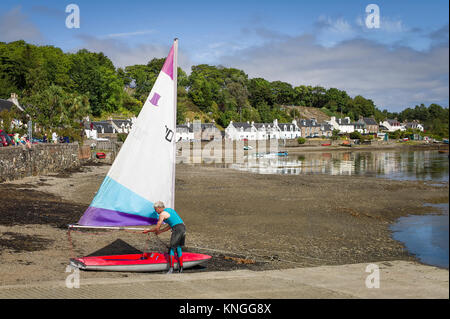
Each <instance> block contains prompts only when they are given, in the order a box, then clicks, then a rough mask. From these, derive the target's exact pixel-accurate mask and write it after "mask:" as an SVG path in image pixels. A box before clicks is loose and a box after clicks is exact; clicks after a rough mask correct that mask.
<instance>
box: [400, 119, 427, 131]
mask: <svg viewBox="0 0 450 319" xmlns="http://www.w3.org/2000/svg"><path fill="white" fill-rule="evenodd" d="M403 126H404V127H405V128H406V129H409V128H410V129H413V130H419V131H421V132H423V130H424V128H423V125H422V124H420V123H419V121H416V120H414V121H412V122H406V123H403Z"/></svg>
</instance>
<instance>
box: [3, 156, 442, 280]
mask: <svg viewBox="0 0 450 319" xmlns="http://www.w3.org/2000/svg"><path fill="white" fill-rule="evenodd" d="M108 169H109V166H106V165H105V166H102V165H95V166H83V167H81V168H80V169H77V170H74V171H72V172H64V173H60V174H50V175H48V176H41V177H29V178H25V179H23V180H20V181H14V182H9V183H2V184H0V192H1V194H2V197H3V198H7V200H4V201H3V202H2V205H1V206H0V285H13V284H27V283H33V282H42V281H55V280H64V279H65V278H66V276H67V274H66V272H65V270H66V266H67V265H68V259H69V258H70V257H73V256H82V255H88V254H92V253H96V252H97V253H105V252H114V253H118V252H128V251H129V252H132V251H136V250H139V251H141V250H143V249H145V248H146V246H147V245H148V247H149V248H150V249H152V250H158V251H165V250H166V247H165V244H166V243H167V242H168V241H169V237H170V232H166V233H163V234H161V235H160V236H159V237H158V238H157V237H155V236H153V235H152V236H150V237H149V242H146V238H147V236H146V235H142V234H137V233H132V232H123V231H121V232H119V231H114V232H96V233H92V232H72V233H71V239H72V242H73V249H71V246H70V245H69V241H68V237H67V227H66V226H67V224H71V223H76V222H77V221H78V219H79V217H80V216H81V215H82V214H83V212H84V210H85V209H86V208H87V206H88V205H89V203H90V202H91V200H92V198H93V196H94V194H95V192H96V191H97V189H98V187H99V185H100V184H101V182H102V180H103V177H104V176H105V174H106V173H107V171H108ZM431 184H432V182H421V181H392V180H385V179H377V178H369V177H359V176H327V175H292V176H289V175H283V176H281V175H257V174H252V173H247V172H241V171H235V170H232V169H225V168H218V167H213V166H205V165H203V166H194V165H188V164H180V165H177V176H176V209H177V211H179V213H180V215H181V216H182V218H183V219H184V221H185V223H186V225H187V238H186V247H185V250H187V251H192V252H201V253H206V254H210V255H212V256H213V259H212V260H211V261H210V262H209V263H208V264H207V267H206V268H198V269H195V270H191V272H194V271H195V272H200V271H202V272H205V271H206V272H209V271H223V270H235V269H249V270H277V269H287V268H296V267H311V266H325V265H345V264H355V263H372V262H377V261H389V260H406V261H412V260H415V259H414V256H411V255H409V254H408V253H407V252H406V251H405V249H404V247H403V246H402V244H401V243H399V242H397V241H395V240H393V239H392V238H391V232H390V230H389V225H390V224H391V223H393V222H394V221H395V220H396V219H397V218H398V217H401V216H406V215H408V214H426V213H433V212H436V209H435V208H433V207H429V206H428V207H425V206H423V204H424V203H442V202H448V191H449V189H448V184H447V185H446V186H445V187H442V186H441V187H438V186H433V185H431ZM108 245H109V246H110V247H106V248H105V246H108ZM98 250H101V251H100V252H98ZM134 276H139V274H133V273H107V272H83V278H121V277H130V278H133V277H134Z"/></svg>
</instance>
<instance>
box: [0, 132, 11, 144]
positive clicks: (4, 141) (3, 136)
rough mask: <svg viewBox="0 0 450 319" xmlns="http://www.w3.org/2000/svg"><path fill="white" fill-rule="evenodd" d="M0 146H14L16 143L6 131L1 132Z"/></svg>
mask: <svg viewBox="0 0 450 319" xmlns="http://www.w3.org/2000/svg"><path fill="white" fill-rule="evenodd" d="M0 144H1V146H8V145H14V141H13V139H12V138H11V136H9V135H8V134H7V133H6V132H5V131H3V130H0Z"/></svg>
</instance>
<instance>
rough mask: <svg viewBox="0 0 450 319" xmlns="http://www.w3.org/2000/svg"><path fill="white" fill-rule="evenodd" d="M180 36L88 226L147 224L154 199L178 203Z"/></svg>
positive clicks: (88, 212) (88, 216) (89, 214)
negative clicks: (178, 52) (178, 76)
mask: <svg viewBox="0 0 450 319" xmlns="http://www.w3.org/2000/svg"><path fill="white" fill-rule="evenodd" d="M177 48H178V40H177V39H175V41H174V44H173V46H172V48H171V50H170V53H169V55H168V56H167V58H166V61H165V63H164V66H163V68H162V70H161V72H160V74H159V76H158V78H157V80H156V82H155V84H154V86H153V88H152V90H151V92H150V94H149V96H148V98H147V100H146V102H145V104H144V106H143V107H142V110H141V112H140V113H139V116H138V117H137V120H136V122H135V123H134V125H133V128H132V130H131V132H130V133H129V135H128V137H127V138H126V140H125V142H124V144H123V145H122V147H121V150H120V152H119V154H118V156H117V157H116V159H115V161H114V163H113V164H112V166H111V168H110V170H109V172H108V174H107V176H106V177H105V179H104V181H103V183H102V185H101V186H100V189H99V190H98V192H97V194H96V196H95V197H94V199H93V201H92V203H91V205H90V206H89V208H88V209H87V210H86V212H85V213H84V215H83V217H82V218H81V219H80V221H79V224H80V225H86V226H131V225H148V224H152V223H154V222H155V218H156V217H157V216H156V215H155V214H156V213H155V211H154V209H153V203H154V202H155V201H163V202H164V203H165V205H166V207H172V208H173V207H174V204H175V161H176V141H175V132H176V102H177Z"/></svg>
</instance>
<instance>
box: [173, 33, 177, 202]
mask: <svg viewBox="0 0 450 319" xmlns="http://www.w3.org/2000/svg"><path fill="white" fill-rule="evenodd" d="M173 81H174V102H173V104H174V105H173V110H174V112H173V129H174V131H175V136H176V131H177V100H178V98H177V97H178V95H177V93H178V91H177V88H178V38H175V39H174V40H173ZM176 163H177V141H176V138H174V142H173V163H172V170H173V174H172V209H175V166H176Z"/></svg>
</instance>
